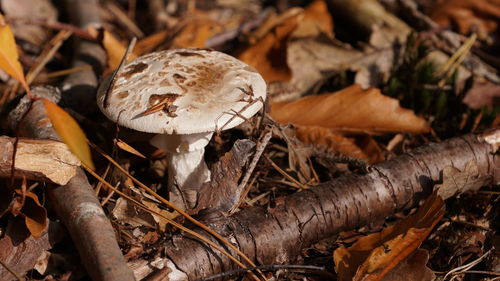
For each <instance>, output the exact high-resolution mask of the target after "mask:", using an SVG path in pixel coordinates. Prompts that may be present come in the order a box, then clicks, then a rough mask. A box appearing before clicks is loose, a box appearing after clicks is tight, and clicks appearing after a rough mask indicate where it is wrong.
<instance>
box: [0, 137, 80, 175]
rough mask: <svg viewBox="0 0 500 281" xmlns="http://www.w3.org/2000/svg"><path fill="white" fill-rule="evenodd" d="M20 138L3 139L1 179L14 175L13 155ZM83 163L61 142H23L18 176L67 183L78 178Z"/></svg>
mask: <svg viewBox="0 0 500 281" xmlns="http://www.w3.org/2000/svg"><path fill="white" fill-rule="evenodd" d="M15 142H16V139H15V138H10V137H6V136H0V177H1V178H8V177H10V176H11V168H12V153H13V152H14V145H15ZM79 165H80V161H79V160H78V159H77V158H76V157H75V156H74V155H73V154H72V153H71V152H70V151H69V150H68V147H67V146H66V145H65V144H64V143H62V142H58V141H51V140H37V139H19V141H18V143H17V150H16V159H15V167H14V177H15V178H22V177H26V178H27V179H29V180H38V181H47V182H52V183H57V184H67V183H68V181H69V180H70V179H71V178H72V177H74V176H75V174H76V169H77V167H78V166H79Z"/></svg>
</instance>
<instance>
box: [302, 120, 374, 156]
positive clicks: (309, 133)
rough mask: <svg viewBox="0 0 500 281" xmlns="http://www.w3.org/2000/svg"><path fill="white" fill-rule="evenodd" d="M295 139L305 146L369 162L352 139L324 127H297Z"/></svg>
mask: <svg viewBox="0 0 500 281" xmlns="http://www.w3.org/2000/svg"><path fill="white" fill-rule="evenodd" d="M297 138H298V139H299V140H300V141H302V142H303V143H306V144H311V145H315V146H319V147H324V148H327V149H328V150H329V151H332V152H338V153H340V154H341V155H346V156H350V157H354V158H358V159H362V160H364V161H367V162H369V157H368V155H366V154H365V153H364V152H363V151H362V150H361V148H359V147H358V146H357V145H356V144H355V140H354V139H353V138H348V137H345V136H343V135H341V134H339V133H335V132H333V131H332V130H330V129H328V128H324V127H314V126H297Z"/></svg>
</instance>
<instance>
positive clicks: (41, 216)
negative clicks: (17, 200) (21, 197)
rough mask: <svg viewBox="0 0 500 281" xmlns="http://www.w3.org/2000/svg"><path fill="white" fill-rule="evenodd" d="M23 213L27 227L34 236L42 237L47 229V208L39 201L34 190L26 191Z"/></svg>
mask: <svg viewBox="0 0 500 281" xmlns="http://www.w3.org/2000/svg"><path fill="white" fill-rule="evenodd" d="M21 214H22V215H23V216H24V220H25V223H26V227H27V228H28V230H29V231H30V233H31V235H33V237H35V238H38V237H41V236H42V234H43V232H44V231H45V230H46V229H47V225H48V221H49V220H48V219H47V210H45V208H44V207H43V206H42V205H41V204H40V201H38V196H36V194H34V193H33V192H28V193H26V199H25V201H24V206H23V208H22V209H21Z"/></svg>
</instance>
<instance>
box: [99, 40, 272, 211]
mask: <svg viewBox="0 0 500 281" xmlns="http://www.w3.org/2000/svg"><path fill="white" fill-rule="evenodd" d="M110 87H111V88H110ZM265 98H266V83H265V81H264V79H263V78H262V77H261V75H260V74H259V73H258V72H257V71H256V70H255V69H254V68H253V67H251V66H249V65H247V64H245V63H243V62H241V61H239V60H238V59H236V58H234V57H231V56H229V55H227V54H224V53H221V52H217V51H213V50H205V49H176V50H168V51H160V52H155V53H151V54H148V55H145V56H142V57H139V58H136V59H135V60H133V61H131V62H129V63H128V64H126V65H124V66H123V67H121V68H120V69H119V70H118V71H117V73H116V75H115V77H113V76H112V75H111V76H109V77H107V78H106V79H105V80H104V81H103V83H101V85H100V87H99V90H98V93H97V103H98V105H99V108H100V109H101V111H102V112H103V113H104V114H105V115H106V116H107V117H108V118H109V119H111V120H113V121H115V122H117V123H118V124H119V125H121V126H124V127H127V128H130V129H134V130H137V131H142V132H148V133H157V134H158V135H156V136H155V137H153V138H152V139H151V144H152V145H154V146H156V147H158V148H161V149H165V150H166V151H167V152H168V188H169V198H170V200H171V202H172V203H174V204H176V205H177V206H179V207H181V208H184V209H187V208H192V207H194V206H195V204H196V199H197V194H198V193H197V190H198V189H199V188H200V187H201V185H202V184H203V183H204V182H207V181H209V180H210V171H209V170H208V168H207V165H206V163H205V161H204V159H203V157H204V151H205V146H206V145H207V144H208V142H209V141H210V139H211V137H212V135H213V133H214V131H216V130H224V129H229V128H233V127H235V126H237V125H239V124H240V123H242V122H244V121H245V120H246V119H247V118H250V117H252V116H253V115H254V114H255V113H256V112H258V111H259V110H260V109H261V107H262V106H263V102H264V100H265Z"/></svg>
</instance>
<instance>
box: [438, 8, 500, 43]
mask: <svg viewBox="0 0 500 281" xmlns="http://www.w3.org/2000/svg"><path fill="white" fill-rule="evenodd" d="M428 14H429V16H430V17H431V18H432V19H433V20H434V21H436V22H437V23H438V24H439V25H441V26H453V27H455V28H456V29H457V31H458V32H460V33H462V34H467V33H469V32H471V31H473V32H477V33H478V35H479V38H483V39H484V38H486V37H487V36H488V34H489V33H491V32H493V31H495V30H498V23H499V20H498V19H499V18H500V1H499V0H444V1H436V2H435V4H434V5H432V6H430V7H429V9H428Z"/></svg>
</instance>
